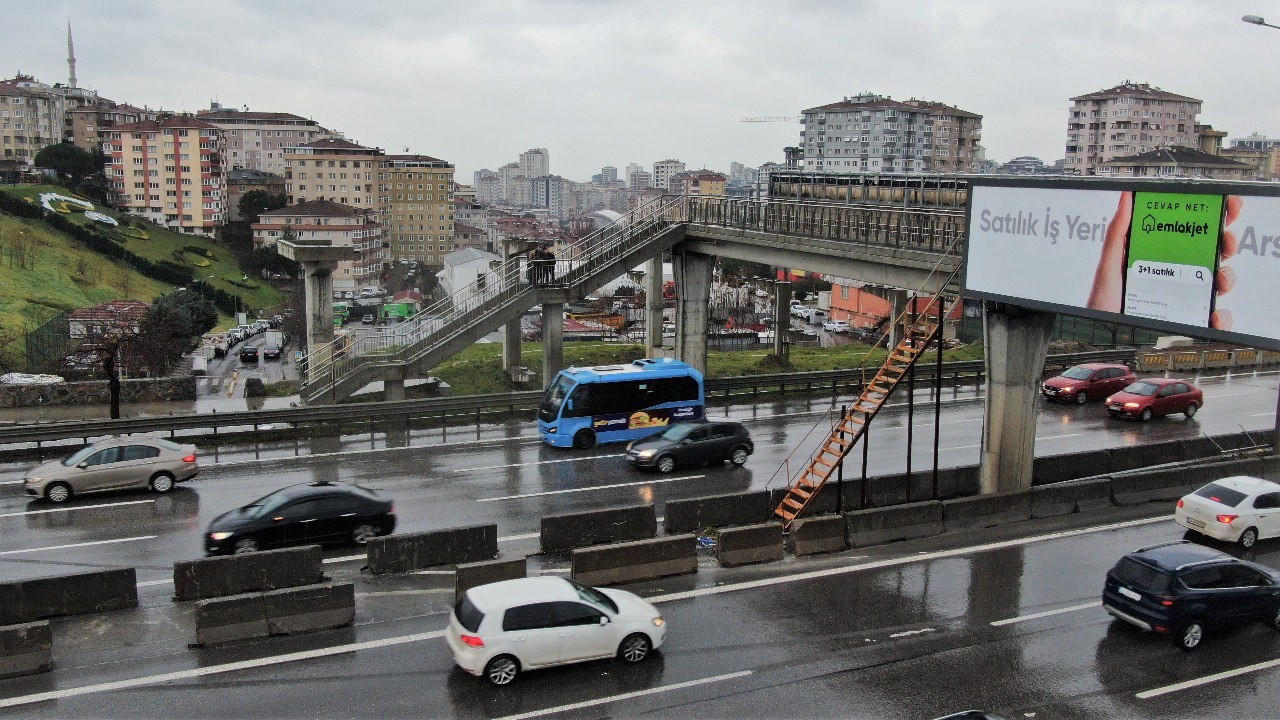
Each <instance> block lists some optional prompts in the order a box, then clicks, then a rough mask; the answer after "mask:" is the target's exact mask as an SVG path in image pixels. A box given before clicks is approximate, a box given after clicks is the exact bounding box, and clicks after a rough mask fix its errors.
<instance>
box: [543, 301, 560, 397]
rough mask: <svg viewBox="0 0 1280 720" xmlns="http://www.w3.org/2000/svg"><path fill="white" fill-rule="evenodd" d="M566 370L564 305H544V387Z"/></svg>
mask: <svg viewBox="0 0 1280 720" xmlns="http://www.w3.org/2000/svg"><path fill="white" fill-rule="evenodd" d="M563 369H564V303H542V387H547V386H548V385H550V384H551V381H552V380H554V379H555V377H556V373H558V372H560V371H561V370H563Z"/></svg>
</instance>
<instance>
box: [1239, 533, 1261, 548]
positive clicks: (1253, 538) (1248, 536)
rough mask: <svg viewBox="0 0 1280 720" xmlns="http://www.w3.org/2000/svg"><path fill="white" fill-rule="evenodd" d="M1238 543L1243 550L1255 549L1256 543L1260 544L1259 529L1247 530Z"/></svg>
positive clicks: (1241, 534)
mask: <svg viewBox="0 0 1280 720" xmlns="http://www.w3.org/2000/svg"><path fill="white" fill-rule="evenodd" d="M1236 542H1238V543H1240V547H1242V548H1246V549H1248V548H1251V547H1253V545H1254V543H1256V542H1258V529H1257V528H1245V530H1244V532H1242V533H1240V539H1239V540H1237V541H1236Z"/></svg>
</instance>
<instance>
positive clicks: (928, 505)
mask: <svg viewBox="0 0 1280 720" xmlns="http://www.w3.org/2000/svg"><path fill="white" fill-rule="evenodd" d="M845 522H846V524H847V528H848V532H849V544H850V545H851V546H853V547H866V546H868V545H881V544H883V543H887V542H893V541H895V540H911V539H913V538H921V537H929V536H930V535H937V534H939V533H941V532H942V529H943V525H942V502H941V501H939V500H926V501H924V502H917V503H907V504H905V505H895V506H893V507H885V508H873V509H869V510H855V511H853V512H851V513H845Z"/></svg>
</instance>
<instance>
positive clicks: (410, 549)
mask: <svg viewBox="0 0 1280 720" xmlns="http://www.w3.org/2000/svg"><path fill="white" fill-rule="evenodd" d="M367 547H368V557H369V562H368V568H369V572H371V573H373V574H374V575H381V574H384V573H396V572H409V571H410V570H423V569H425V568H429V567H435V566H437V565H457V564H459V563H470V562H479V561H481V560H492V559H493V558H495V557H497V556H498V526H497V525H496V524H494V523H489V524H485V525H470V526H467V527H458V528H447V529H444V530H429V531H427V532H417V533H405V534H403V535H385V536H382V537H376V538H372V539H370V540H369V544H368V546H367Z"/></svg>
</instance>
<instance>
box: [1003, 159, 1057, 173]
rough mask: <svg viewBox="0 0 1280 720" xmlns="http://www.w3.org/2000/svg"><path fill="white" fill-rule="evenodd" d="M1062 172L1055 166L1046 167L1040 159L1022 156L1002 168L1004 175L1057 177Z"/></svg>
mask: <svg viewBox="0 0 1280 720" xmlns="http://www.w3.org/2000/svg"><path fill="white" fill-rule="evenodd" d="M1061 172H1062V171H1061V170H1060V169H1059V168H1057V167H1054V166H1053V165H1045V164H1044V161H1043V160H1041V159H1040V158H1038V157H1032V156H1030V155H1022V156H1020V157H1016V158H1014V159H1012V160H1010V161H1009V162H1007V163H1004V164H1002V165H1001V166H1000V173H1001V174H1003V175H1055V174H1059V173H1061Z"/></svg>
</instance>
